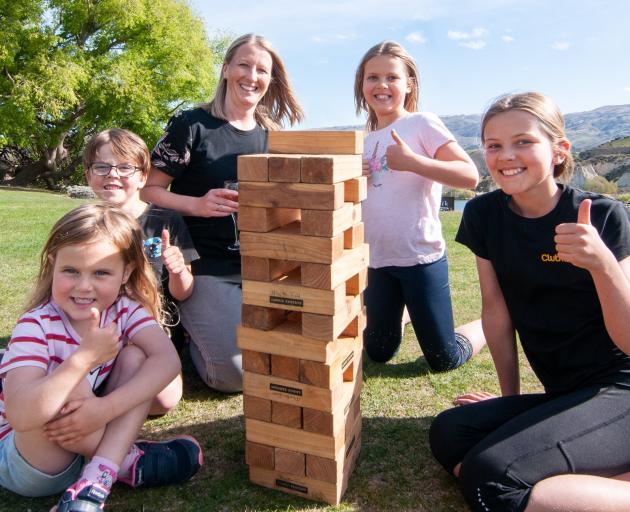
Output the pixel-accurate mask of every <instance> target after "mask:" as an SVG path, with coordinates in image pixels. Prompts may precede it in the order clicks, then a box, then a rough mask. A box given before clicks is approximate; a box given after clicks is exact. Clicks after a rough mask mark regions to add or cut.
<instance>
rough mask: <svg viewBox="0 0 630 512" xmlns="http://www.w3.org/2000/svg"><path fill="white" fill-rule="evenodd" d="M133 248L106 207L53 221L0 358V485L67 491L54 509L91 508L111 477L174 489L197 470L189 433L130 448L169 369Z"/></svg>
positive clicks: (144, 265) (175, 361)
mask: <svg viewBox="0 0 630 512" xmlns="http://www.w3.org/2000/svg"><path fill="white" fill-rule="evenodd" d="M142 241H143V236H142V232H141V230H140V228H139V226H138V225H137V223H136V221H135V220H134V219H133V218H132V217H131V216H129V215H128V214H127V213H125V212H123V211H122V210H120V209H118V208H115V207H112V206H108V205H83V206H80V207H78V208H76V209H74V210H72V211H71V212H69V213H67V214H66V215H65V216H63V217H62V218H61V219H60V220H59V221H57V223H56V224H55V225H54V227H53V229H52V231H51V233H50V235H49V237H48V240H47V242H46V244H45V246H44V249H43V250H42V253H41V260H40V270H39V275H38V278H37V282H36V285H35V288H34V291H33V293H32V295H31V297H30V299H29V301H28V304H27V308H26V312H25V313H24V314H23V315H22V316H21V317H20V319H19V320H18V323H17V325H16V327H15V329H14V331H13V334H12V337H11V341H10V342H9V344H8V347H7V351H6V353H5V354H4V356H3V358H2V362H1V363H0V379H1V381H0V383H1V385H2V389H1V390H0V486H2V487H4V488H6V489H8V490H11V491H13V492H16V493H18V494H21V495H23V496H45V495H50V494H55V493H58V492H61V491H63V490H64V489H66V488H67V490H66V492H65V493H64V494H63V496H62V498H61V500H60V501H59V503H58V505H57V507H56V510H57V512H64V511H71V510H83V511H88V512H89V511H92V510H94V511H97V510H102V509H103V508H104V502H105V499H106V497H107V495H108V494H109V492H110V490H111V487H112V485H113V483H114V482H115V481H116V480H121V481H123V482H125V483H127V484H129V485H131V486H133V487H139V486H152V485H160V484H167V483H174V482H181V481H185V480H188V479H189V478H190V477H192V476H193V475H194V474H195V473H196V471H197V470H198V469H199V467H200V465H201V450H200V448H199V445H198V444H197V443H196V441H195V440H194V439H192V438H189V437H185V436H183V437H179V438H176V439H172V440H169V441H165V442H160V443H152V442H147V441H141V442H140V441H136V442H134V441H135V440H136V437H137V435H138V432H139V431H140V429H141V427H142V425H143V423H144V420H145V419H146V417H147V415H148V414H149V413H150V411H151V406H152V402H153V401H154V400H155V398H156V396H157V395H158V394H159V393H160V391H162V390H163V389H164V388H165V387H166V386H167V384H168V383H169V382H171V381H172V380H173V379H174V378H175V377H176V376H177V375H178V373H179V371H180V363H179V358H178V356H177V353H176V351H175V349H174V347H173V345H172V343H171V342H170V340H169V338H168V337H167V336H166V334H165V333H164V331H163V330H162V329H161V327H160V325H159V324H158V320H159V319H160V318H161V307H160V298H159V295H158V292H157V288H156V283H155V278H154V276H153V272H152V271H151V268H150V266H149V264H148V262H147V261H146V259H145V257H144V252H143V245H142ZM84 462H87V464H85V466H84ZM158 467H160V472H159V473H158V471H157V468H158Z"/></svg>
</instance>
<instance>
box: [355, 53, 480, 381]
mask: <svg viewBox="0 0 630 512" xmlns="http://www.w3.org/2000/svg"><path fill="white" fill-rule="evenodd" d="M418 88H419V77H418V70H417V68H416V65H415V63H414V61H413V59H412V58H411V57H410V56H409V54H408V53H407V52H406V51H405V49H404V48H403V47H402V46H400V45H399V44H397V43H395V42H391V41H386V42H382V43H380V44H378V45H376V46H374V47H372V48H370V49H369V50H368V52H367V53H366V54H365V55H364V56H363V59H362V60H361V62H360V64H359V67H358V68H357V72H356V77H355V84H354V93H355V101H356V107H357V113H361V112H362V111H366V112H367V114H368V120H367V130H368V132H369V133H368V135H367V137H366V139H365V150H364V165H363V168H364V174H366V175H367V176H368V196H367V199H366V201H365V202H364V204H363V216H364V222H365V231H366V238H367V242H368V243H369V245H370V268H369V269H368V288H367V290H366V293H365V302H366V308H367V328H366V330H365V333H364V344H365V349H366V351H367V353H368V355H369V356H370V358H371V359H372V360H374V361H377V362H387V361H389V360H390V359H391V358H392V357H393V356H394V354H395V353H396V352H397V351H398V348H399V346H400V343H401V339H402V333H401V320H402V315H403V310H404V308H405V306H406V307H407V309H408V311H409V316H410V317H411V322H412V325H413V327H414V330H415V332H416V335H417V337H418V341H419V343H420V346H421V348H422V351H423V353H424V356H425V358H426V360H427V363H428V364H429V366H430V367H431V369H432V370H435V371H445V370H450V369H453V368H457V367H458V366H460V365H461V364H463V363H465V362H466V361H467V360H468V359H469V358H470V357H471V356H472V355H474V354H475V353H477V352H478V351H479V350H480V349H481V348H482V347H483V345H484V343H485V340H484V337H483V331H482V329H481V322H480V321H479V320H476V321H474V322H471V323H470V324H466V325H464V326H462V327H461V328H459V329H458V330H457V332H456V331H455V329H454V325H453V312H452V305H451V297H450V287H449V282H448V264H447V259H446V253H445V242H444V238H443V237H442V228H441V224H440V219H439V209H440V199H441V195H442V185H448V186H450V187H454V188H472V187H475V186H476V184H477V180H478V177H479V175H478V173H477V169H476V167H475V165H474V164H473V162H472V160H471V159H470V157H469V156H468V154H467V153H466V152H465V151H464V150H463V149H462V148H461V147H460V146H459V144H458V143H457V142H456V141H455V138H454V137H453V135H452V134H451V133H450V132H449V130H448V129H447V128H446V127H445V126H444V124H443V123H442V121H440V119H439V118H438V117H437V116H435V115H433V114H429V113H425V112H418V111H417V107H418Z"/></svg>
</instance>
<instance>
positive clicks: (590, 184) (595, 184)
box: [582, 176, 617, 194]
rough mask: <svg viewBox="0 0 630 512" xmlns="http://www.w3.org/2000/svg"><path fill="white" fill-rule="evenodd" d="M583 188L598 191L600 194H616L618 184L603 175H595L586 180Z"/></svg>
mask: <svg viewBox="0 0 630 512" xmlns="http://www.w3.org/2000/svg"><path fill="white" fill-rule="evenodd" d="M582 188H583V189H584V190H588V191H590V192H596V193H598V194H616V193H617V184H616V183H611V182H610V181H608V180H607V179H606V178H604V177H603V176H595V177H594V178H590V179H587V180H585V181H584V185H583V187H582Z"/></svg>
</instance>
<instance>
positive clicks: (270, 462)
mask: <svg viewBox="0 0 630 512" xmlns="http://www.w3.org/2000/svg"><path fill="white" fill-rule="evenodd" d="M274 458H275V449H274V447H273V446H268V445H265V444H260V443H252V442H250V441H247V442H246V443H245V464H247V465H248V466H256V467H259V468H265V469H273V468H274V467H275V461H274Z"/></svg>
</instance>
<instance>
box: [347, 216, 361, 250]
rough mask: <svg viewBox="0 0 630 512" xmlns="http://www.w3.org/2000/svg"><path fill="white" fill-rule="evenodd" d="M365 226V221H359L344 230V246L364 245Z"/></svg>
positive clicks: (349, 247) (350, 247)
mask: <svg viewBox="0 0 630 512" xmlns="http://www.w3.org/2000/svg"><path fill="white" fill-rule="evenodd" d="M364 233H365V228H364V225H363V222H359V223H358V224H355V225H354V226H352V227H350V228H348V229H346V230H345V231H344V232H343V248H344V249H355V248H357V247H360V246H361V245H363V242H364V241H365V234H364Z"/></svg>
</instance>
